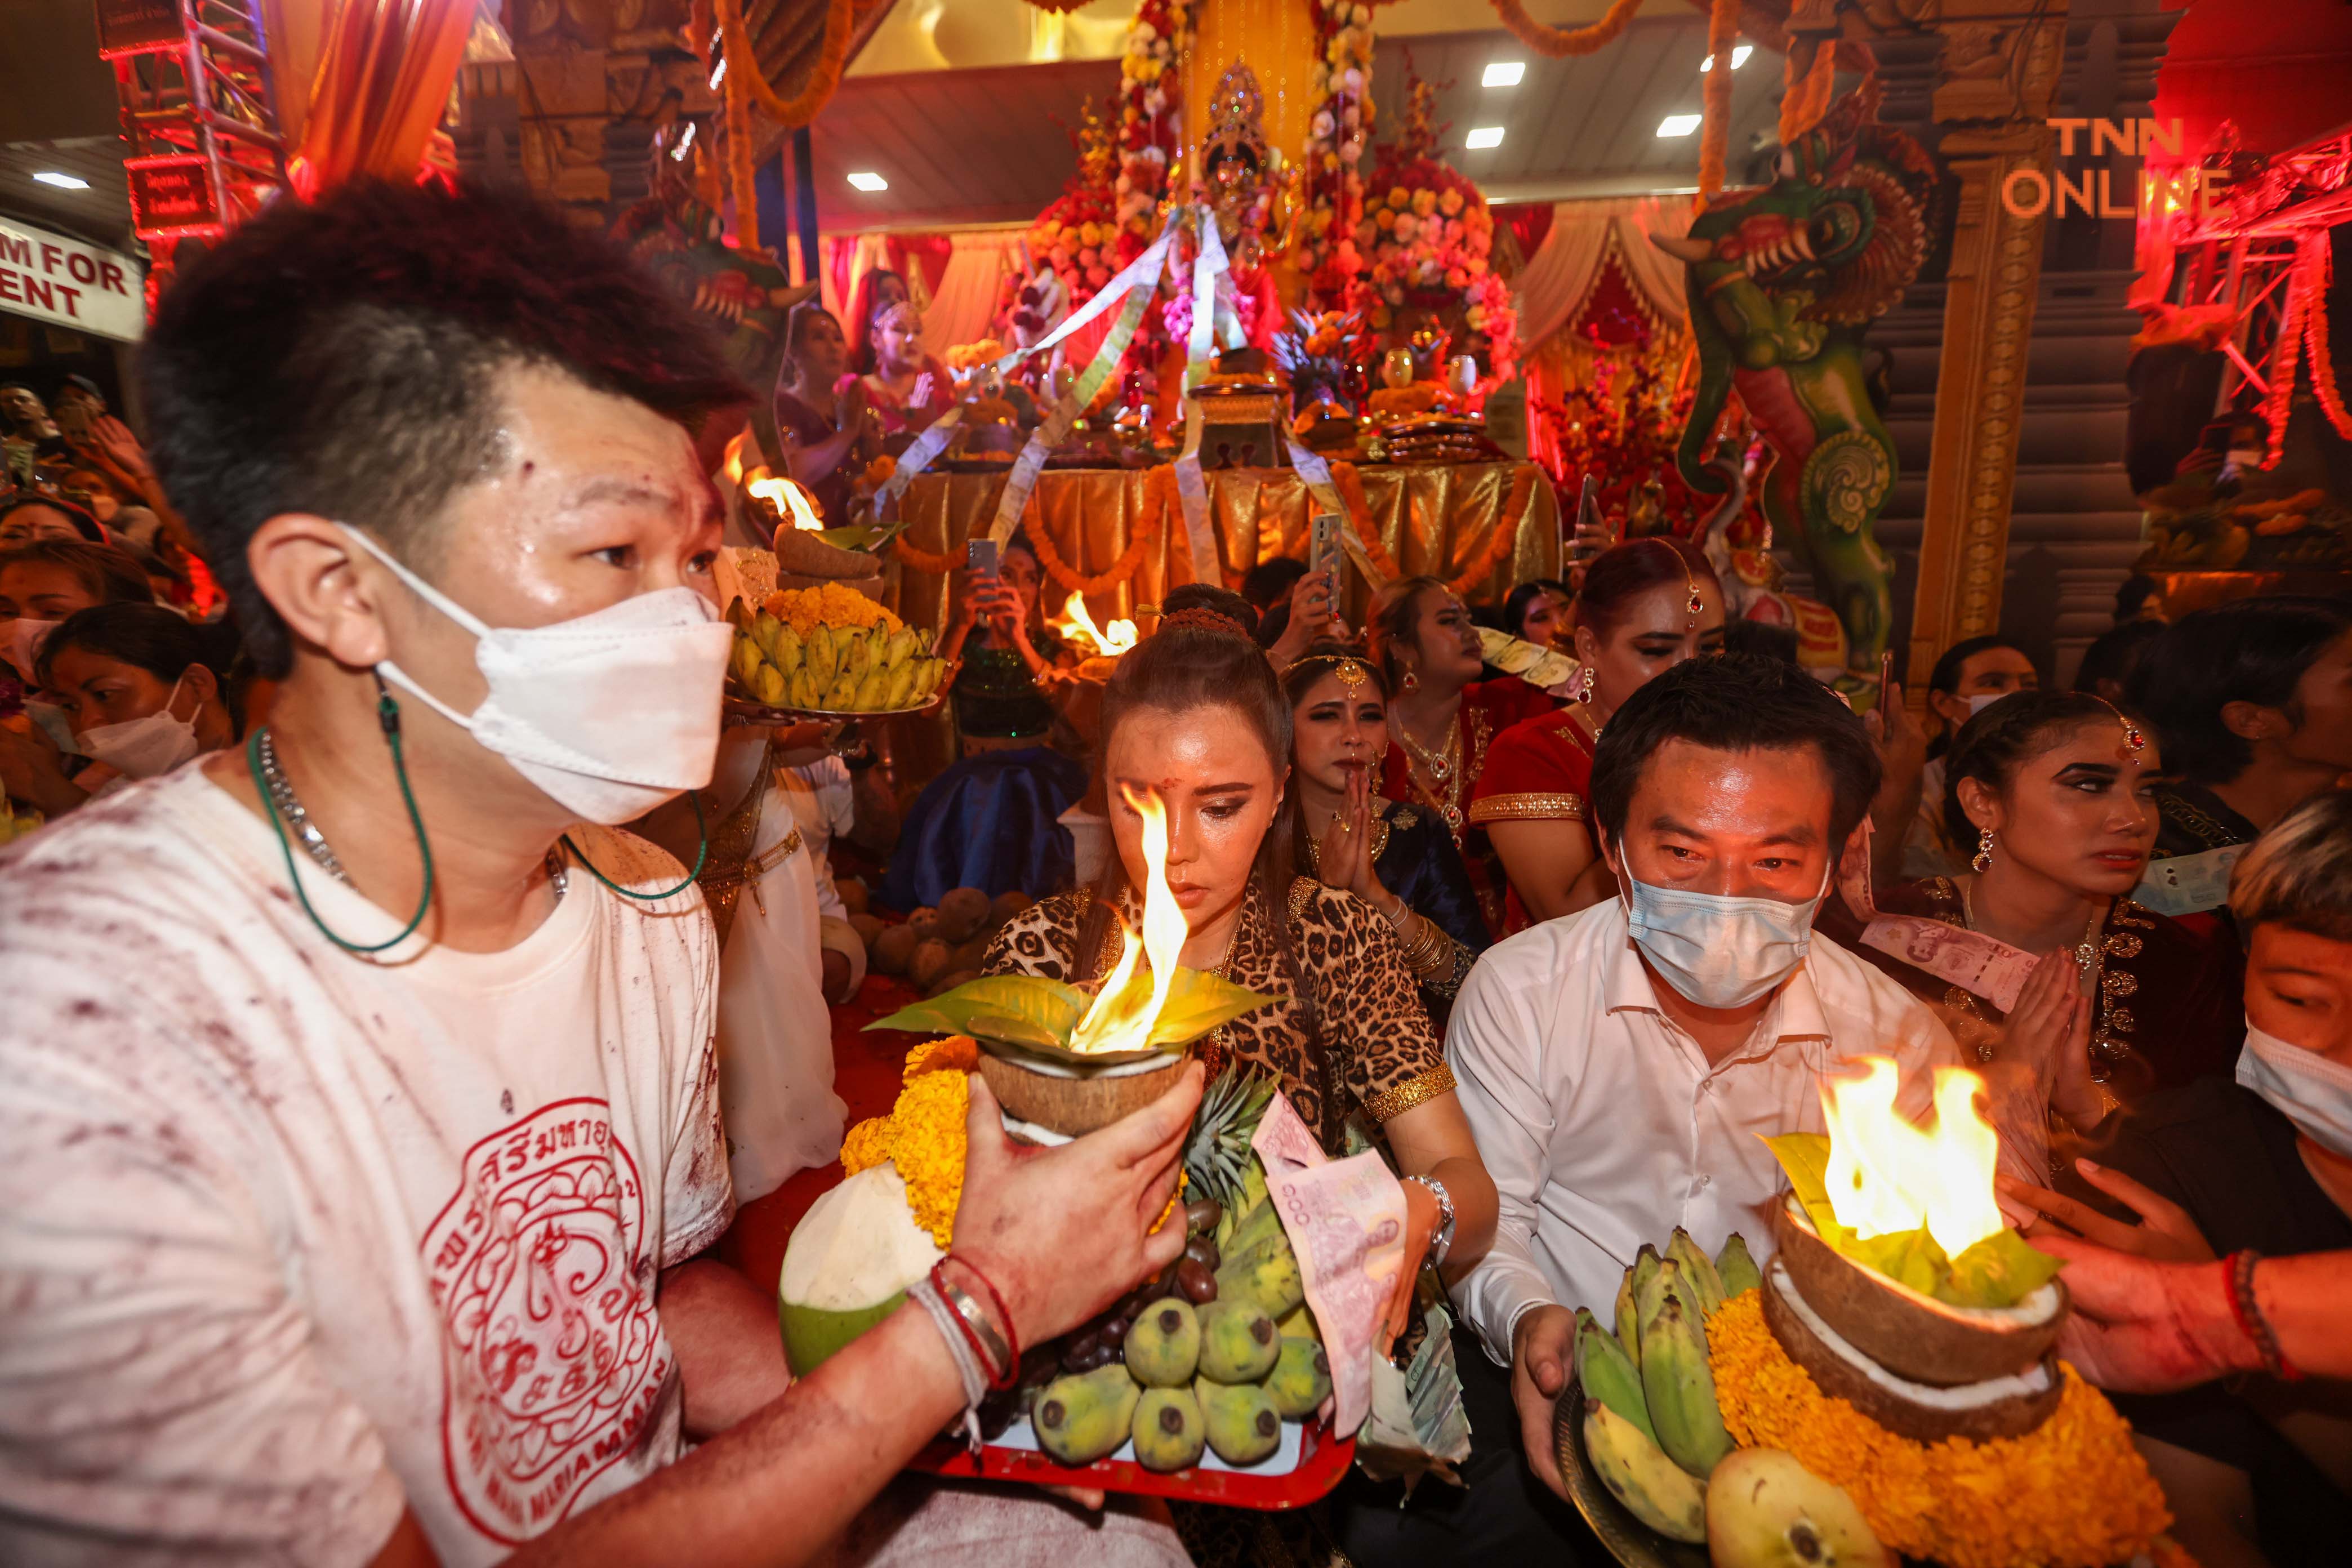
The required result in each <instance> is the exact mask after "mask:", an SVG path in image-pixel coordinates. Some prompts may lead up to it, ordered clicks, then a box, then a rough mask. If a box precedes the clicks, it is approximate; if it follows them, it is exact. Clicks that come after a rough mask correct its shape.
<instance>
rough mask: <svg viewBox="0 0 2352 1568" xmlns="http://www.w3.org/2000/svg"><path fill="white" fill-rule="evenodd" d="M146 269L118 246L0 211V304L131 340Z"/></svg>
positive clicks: (142, 313) (142, 319)
mask: <svg viewBox="0 0 2352 1568" xmlns="http://www.w3.org/2000/svg"><path fill="white" fill-rule="evenodd" d="M146 279H147V275H146V269H145V268H142V266H140V264H139V263H138V262H136V261H134V260H132V259H131V258H130V257H128V256H125V255H123V254H122V253H121V251H119V250H109V249H107V248H106V247H104V246H102V245H91V244H89V242H87V241H85V240H79V239H68V238H67V237H65V236H64V235H61V234H52V233H50V232H49V231H48V230H47V229H45V228H36V227H34V226H32V225H31V224H27V223H20V222H18V221H17V220H16V219H15V218H13V217H5V216H0V310H6V311H9V312H11V313H12V314H15V315H19V316H30V317H32V318H33V319H34V320H35V321H50V322H54V323H55V324H56V325H58V326H60V327H71V328H73V329H74V330H75V331H83V332H94V333H96V334H97V335H98V336H100V337H101V338H121V340H123V341H124V342H137V341H138V339H139V335H140V334H141V333H142V331H145V330H146V327H147V280H146Z"/></svg>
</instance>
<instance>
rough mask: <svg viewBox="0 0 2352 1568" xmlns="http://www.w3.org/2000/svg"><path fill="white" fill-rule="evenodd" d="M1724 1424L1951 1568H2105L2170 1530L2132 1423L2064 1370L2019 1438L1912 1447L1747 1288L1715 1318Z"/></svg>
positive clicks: (1884, 1538) (1886, 1535) (1897, 1543)
mask: <svg viewBox="0 0 2352 1568" xmlns="http://www.w3.org/2000/svg"><path fill="white" fill-rule="evenodd" d="M1706 1339H1707V1352H1708V1356H1707V1359H1708V1361H1709V1362H1710V1363H1712V1365H1713V1367H1714V1371H1715V1391H1716V1398H1717V1403H1718V1404H1720V1405H1721V1406H1722V1408H1723V1422H1724V1425H1725V1426H1727V1427H1728V1428H1729V1429H1730V1432H1731V1436H1733V1437H1734V1438H1735V1439H1736V1440H1737V1441H1738V1443H1739V1445H1740V1446H1741V1447H1772V1448H1784V1449H1786V1450H1787V1451H1788V1452H1790V1454H1793V1455H1795V1456H1796V1458H1797V1459H1798V1461H1799V1462H1800V1463H1801V1464H1802V1465H1803V1466H1804V1467H1805V1468H1807V1469H1808V1470H1811V1472H1812V1473H1813V1474H1815V1475H1817V1476H1819V1477H1821V1478H1822V1479H1823V1480H1826V1481H1832V1482H1834V1483H1835V1484H1837V1485H1838V1486H1841V1487H1843V1488H1844V1489H1846V1492H1847V1495H1849V1496H1850V1497H1852V1498H1853V1501H1854V1506H1855V1507H1857V1508H1859V1509H1860V1510H1862V1515H1863V1518H1864V1519H1865V1520H1867V1521H1869V1523H1870V1528H1871V1530H1872V1531H1874V1532H1875V1533H1876V1535H1877V1536H1878V1539H1879V1540H1880V1541H1881V1542H1884V1543H1885V1544H1886V1545H1887V1546H1890V1547H1892V1548H1894V1549H1895V1551H1897V1552H1902V1553H1903V1554H1904V1555H1905V1556H1906V1557H1927V1558H1932V1559H1934V1560H1935V1561H1937V1562H1938V1563H1944V1564H1946V1565H1947V1568H2013V1565H2014V1564H2017V1563H2037V1564H2041V1565H2042V1568H2099V1565H2100V1564H2103V1563H2124V1562H2128V1561H2129V1560H2130V1559H2132V1558H2133V1557H2134V1556H2136V1555H2137V1554H2138V1553H2140V1552H2146V1551H2147V1550H2148V1549H2149V1547H2150V1545H2151V1544H2152V1543H2153V1542H2155V1541H2156V1539H2157V1537H2158V1535H2159V1534H2160V1533H2161V1532H2162V1531H2164V1530H2165V1529H2166V1528H2167V1527H2168V1525H2169V1524H2170V1523H2171V1522H2172V1520H2171V1515H2170V1514H2169V1513H2168V1512H2167V1511H2166V1509H2165V1506H2164V1493H2163V1491H2162V1489H2159V1488H2158V1486H2157V1484H2156V1481H2155V1479H2153V1478H2152V1477H2150V1476H2149V1474H2148V1472H2147V1464H2146V1463H2145V1462H2144V1461H2143V1460H2142V1459H2141V1458H2140V1457H2139V1452H2138V1450H2137V1449H2136V1448H2134V1447H2132V1440H2131V1427H2130V1426H2127V1425H2126V1423H2125V1421H2124V1419H2123V1417H2122V1416H2120V1415H2116V1412H2115V1407H2114V1406H2113V1405H2109V1404H2108V1403H2107V1401H2106V1399H2105V1396H2104V1395H2103V1394H2100V1393H2099V1391H2098V1390H2097V1389H2095V1388H2093V1387H2092V1386H2091V1385H2090V1384H2087V1383H2084V1381H2083V1380H2082V1379H2081V1378H2080V1377H2079V1376H2077V1375H2075V1373H2074V1368H2073V1367H2071V1366H2064V1365H2063V1364H2062V1366H2061V1368H2060V1372H2061V1374H2062V1375H2063V1377H2064V1379H2065V1384H2066V1387H2065V1393H2064V1394H2063V1395H2062V1396H2061V1397H2060V1400H2059V1405H2058V1408H2057V1409H2056V1410H2055V1411H2053V1413H2052V1414H2051V1416H2050V1418H2049V1419H2048V1420H2047V1421H2045V1422H2043V1423H2042V1425H2041V1426H2038V1427H2036V1428H2035V1429H2034V1430H2033V1431H2032V1432H2029V1433H2027V1434H2026V1435H2025V1436H2022V1437H1999V1438H1994V1439H1993V1440H1991V1441H1990V1442H1984V1443H1975V1442H1970V1441H1969V1440H1968V1439H1966V1438H1962V1437H1952V1438H1947V1439H1946V1440H1945V1441H1943V1442H1940V1443H1915V1442H1913V1441H1911V1440H1910V1439H1909V1438H1906V1437H1899V1436H1895V1434H1894V1433H1892V1432H1889V1431H1888V1430H1886V1428H1885V1427H1884V1426H1879V1425H1878V1424H1877V1423H1876V1422H1874V1421H1873V1420H1871V1419H1870V1418H1869V1417H1868V1416H1866V1415H1863V1414H1862V1413H1861V1412H1860V1411H1858V1410H1856V1409H1855V1408H1854V1407H1853V1405H1851V1404H1849V1403H1847V1402H1846V1401H1845V1400H1843V1399H1833V1398H1831V1397H1830V1396H1829V1395H1827V1394H1823V1393H1822V1391H1821V1388H1820V1386H1819V1385H1818V1384H1815V1383H1814V1382H1813V1380H1812V1377H1811V1374H1810V1373H1807V1372H1806V1371H1805V1369H1804V1368H1803V1367H1801V1366H1799V1365H1798V1364H1797V1363H1795V1362H1793V1361H1791V1360H1790V1358H1789V1355H1788V1352H1786V1351H1784V1350H1782V1349H1781V1348H1780V1341H1778V1340H1776V1339H1774V1338H1773V1337H1772V1331H1771V1330H1769V1329H1768V1328H1767V1327H1765V1325H1764V1311H1763V1300H1762V1297H1761V1296H1760V1295H1759V1293H1758V1292H1756V1291H1753V1290H1750V1291H1748V1292H1745V1293H1744V1294H1742V1295H1740V1296H1738V1297H1735V1298H1734V1299H1733V1300H1729V1301H1727V1302H1726V1303H1724V1305H1723V1308H1722V1310H1719V1311H1717V1313H1716V1314H1715V1316H1713V1317H1711V1318H1709V1319H1708V1320H1707V1321H1706Z"/></svg>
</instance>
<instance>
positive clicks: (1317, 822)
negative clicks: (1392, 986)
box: [1282, 643, 1486, 1026]
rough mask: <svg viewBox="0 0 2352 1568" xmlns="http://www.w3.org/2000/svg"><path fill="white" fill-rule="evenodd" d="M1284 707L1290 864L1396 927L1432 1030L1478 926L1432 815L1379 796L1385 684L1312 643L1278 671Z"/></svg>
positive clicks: (1337, 649)
mask: <svg viewBox="0 0 2352 1568" xmlns="http://www.w3.org/2000/svg"><path fill="white" fill-rule="evenodd" d="M1282 689H1283V695H1284V696H1286V697H1287V698H1288V699H1289V700H1290V729H1291V761H1292V764H1293V767H1294V769H1295V772H1296V777H1295V783H1296V784H1297V789H1296V791H1295V792H1294V793H1293V795H1292V796H1291V805H1292V806H1293V807H1294V808H1295V809H1296V810H1297V814H1298V815H1297V834H1296V840H1297V848H1298V868H1299V870H1301V871H1302V872H1305V873H1307V875H1309V876H1312V877H1315V878H1317V879H1318V880H1320V881H1321V882H1322V883H1323V885H1324V886H1326V887H1328V888H1337V889H1340V890H1341V891H1343V892H1349V893H1353V894H1354V895H1356V897H1357V898H1359V899H1361V900H1363V901H1364V902H1365V903H1367V904H1370V906H1371V907H1372V908H1373V910H1376V911H1378V913H1379V914H1380V916H1381V919H1383V920H1385V921H1388V922H1389V924H1390V925H1391V927H1393V928H1394V929H1395V931H1396V938H1397V942H1399V943H1400V944H1401V945H1402V947H1403V949H1404V955H1405V962H1406V963H1408V964H1409V965H1410V966H1411V967H1412V973H1413V978H1414V979H1415V980H1416V981H1418V982H1419V983H1420V985H1421V1001H1422V1005H1423V1007H1425V1008H1426V1009H1427V1010H1428V1012H1429V1016H1430V1017H1431V1018H1432V1019H1433V1020H1434V1021H1436V1022H1437V1023H1438V1024H1440V1025H1441V1026H1442V1025H1443V1024H1444V1021H1445V1016H1446V1013H1447V1011H1448V1009H1449V1008H1450V1007H1451V1006H1452V1005H1453V1001H1454V993H1455V992H1457V991H1459V990H1461V988H1462V982H1463V980H1464V978H1465V977H1466V976H1467V975H1468V974H1469V973H1470V965H1471V964H1472V963H1475V962H1476V960H1477V957H1478V955H1479V954H1480V953H1481V952H1485V951H1486V921H1483V920H1481V919H1480V918H1479V915H1478V899H1477V895H1476V894H1475V893H1474V892H1472V891H1471V889H1470V874H1469V872H1468V871H1467V870H1465V868H1463V865H1462V852H1461V851H1460V850H1458V849H1456V848H1455V847H1454V838H1453V836H1452V835H1451V834H1449V833H1447V832H1446V831H1445V824H1444V822H1443V821H1442V820H1440V819H1439V817H1438V816H1437V815H1436V814H1435V813H1434V812H1432V811H1429V810H1427V809H1425V808H1423V807H1421V806H1417V805H1403V804H1402V803H1401V802H1398V801H1393V800H1382V799H1381V796H1380V789H1379V785H1378V783H1377V780H1376V777H1375V775H1376V773H1377V772H1378V769H1379V767H1380V763H1381V757H1382V756H1383V755H1385V754H1386V753H1387V752H1388V749H1389V720H1388V700H1389V692H1388V683H1387V682H1386V681H1385V680H1383V679H1381V674H1380V671H1379V670H1377V669H1375V668H1373V667H1372V666H1370V665H1369V664H1367V663H1365V662H1364V661H1363V660H1362V659H1361V658H1358V657H1357V655H1356V650H1355V649H1354V648H1352V647H1348V646H1347V645H1346V644H1344V643H1318V644H1316V645H1315V646H1314V647H1310V648H1309V649H1308V650H1307V657H1306V658H1302V659H1300V660H1299V661H1298V662H1297V663H1296V664H1294V665H1292V666H1291V667H1290V668H1288V669H1286V670H1284V671H1283V672H1282Z"/></svg>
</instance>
